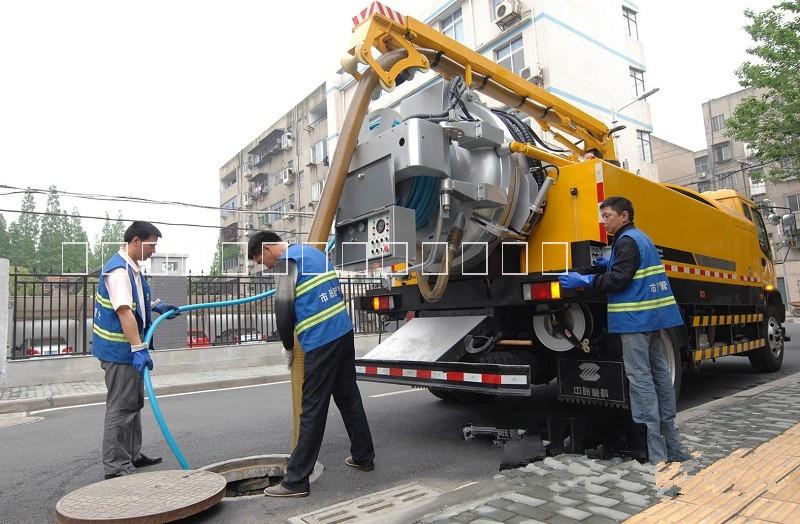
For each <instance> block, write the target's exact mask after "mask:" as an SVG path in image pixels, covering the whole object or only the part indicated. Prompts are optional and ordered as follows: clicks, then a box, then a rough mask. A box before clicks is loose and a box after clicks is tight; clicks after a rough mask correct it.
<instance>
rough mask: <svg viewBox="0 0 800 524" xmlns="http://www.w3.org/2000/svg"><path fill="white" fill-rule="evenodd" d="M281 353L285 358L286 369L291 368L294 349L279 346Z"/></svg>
mask: <svg viewBox="0 0 800 524" xmlns="http://www.w3.org/2000/svg"><path fill="white" fill-rule="evenodd" d="M281 355H283V358H285V359H286V369H289V370H291V369H292V360H293V359H294V351H293V350H291V349H286V348H284V347H282V348H281Z"/></svg>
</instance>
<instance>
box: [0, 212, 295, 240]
mask: <svg viewBox="0 0 800 524" xmlns="http://www.w3.org/2000/svg"><path fill="white" fill-rule="evenodd" d="M0 212H3V213H19V214H25V213H28V214H31V215H41V216H51V217H60V218H71V217H78V218H85V219H87V220H111V219H110V218H109V217H97V216H91V215H72V214H68V213H48V212H47V211H22V210H20V209H0ZM115 220H121V221H124V222H133V221H134V219H132V218H124V217H117V218H116V219H115ZM148 222H150V223H151V224H158V225H163V226H181V227H200V228H205V229H220V230H221V229H227V230H233V229H235V230H237V231H252V229H249V228H245V227H232V226H227V227H225V226H210V225H206V224H186V223H180V222H156V221H152V220H150V221H148ZM270 231H274V232H275V233H288V234H290V235H305V234H307V233H308V232H307V231H288V230H285V229H271V230H270Z"/></svg>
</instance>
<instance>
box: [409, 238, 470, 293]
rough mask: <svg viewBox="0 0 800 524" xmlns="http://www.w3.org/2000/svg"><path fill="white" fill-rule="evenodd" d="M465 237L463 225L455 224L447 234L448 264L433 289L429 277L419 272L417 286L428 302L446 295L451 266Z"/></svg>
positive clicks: (437, 278)
mask: <svg viewBox="0 0 800 524" xmlns="http://www.w3.org/2000/svg"><path fill="white" fill-rule="evenodd" d="M463 237H464V230H463V229H462V227H459V226H454V227H453V228H452V229H450V233H449V234H448V235H447V264H446V265H445V267H444V273H441V274H440V275H438V276H437V277H436V283H435V284H434V286H433V289H431V286H430V284H428V279H427V277H426V276H425V275H422V274H417V275H416V277H417V287H418V288H419V292H420V294H421V295H422V298H424V299H425V301H426V302H438V301H439V300H441V298H442V296H444V290H445V289H446V288H447V283H448V282H449V280H450V268H451V267H452V264H453V260H455V258H456V255H457V254H458V248H459V246H460V245H461V239H462V238H463Z"/></svg>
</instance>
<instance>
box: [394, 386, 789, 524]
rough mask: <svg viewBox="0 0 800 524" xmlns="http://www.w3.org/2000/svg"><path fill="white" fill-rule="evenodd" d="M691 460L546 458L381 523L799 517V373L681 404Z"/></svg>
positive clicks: (599, 523) (592, 523) (591, 523)
mask: <svg viewBox="0 0 800 524" xmlns="http://www.w3.org/2000/svg"><path fill="white" fill-rule="evenodd" d="M678 423H679V426H680V430H681V436H682V439H683V444H684V446H685V449H686V450H687V451H689V452H690V453H691V454H692V456H694V457H695V458H694V459H693V460H691V461H689V462H687V463H684V464H671V465H667V466H664V467H662V469H660V470H656V467H655V466H649V465H641V464H639V463H638V462H635V461H627V462H623V461H622V460H620V459H615V460H611V461H601V460H590V459H587V458H586V457H585V456H579V455H560V456H558V457H548V458H546V459H545V460H544V461H541V462H536V463H533V464H529V465H527V466H525V467H524V468H520V469H515V470H507V471H503V472H502V473H498V474H496V475H495V476H494V478H492V479H487V480H484V481H481V482H478V483H476V484H473V485H470V486H467V487H465V488H463V489H458V490H456V491H453V492H450V493H445V494H442V495H439V496H438V497H436V498H435V499H433V500H431V501H429V502H427V503H425V504H421V505H419V506H417V507H415V508H414V509H409V510H406V511H403V512H396V513H395V514H392V515H386V516H382V517H381V518H380V519H379V520H380V522H382V523H390V522H396V523H401V522H402V523H406V522H422V523H436V524H441V523H472V524H491V523H500V522H503V523H510V524H523V523H529V524H533V523H536V522H547V523H554V524H566V523H575V522H580V523H583V524H605V523H612V522H624V521H628V522H630V523H632V524H633V523H635V524H640V523H662V522H680V523H690V522H704V523H705V522H708V523H712V522H717V523H723V522H724V523H728V524H732V523H745V522H748V523H764V522H785V523H792V522H800V373H798V374H795V375H791V376H789V377H784V378H782V379H780V380H777V381H775V382H772V383H770V384H765V385H763V386H759V387H757V388H753V389H750V390H747V391H743V392H740V393H737V394H735V395H732V396H731V397H726V398H724V399H720V400H716V401H713V402H710V403H708V404H705V405H703V406H699V407H696V408H693V409H691V410H687V411H684V412H682V413H680V414H679V415H678Z"/></svg>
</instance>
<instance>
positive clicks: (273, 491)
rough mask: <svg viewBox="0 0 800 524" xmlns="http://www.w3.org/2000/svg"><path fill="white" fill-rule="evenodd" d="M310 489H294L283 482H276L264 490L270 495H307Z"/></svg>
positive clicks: (265, 493)
mask: <svg viewBox="0 0 800 524" xmlns="http://www.w3.org/2000/svg"><path fill="white" fill-rule="evenodd" d="M308 493H309V492H308V491H292V490H290V489H289V488H287V487H286V486H284V485H283V484H276V485H274V486H270V487H268V488H267V489H265V490H264V495H266V496H268V497H307V496H308Z"/></svg>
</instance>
